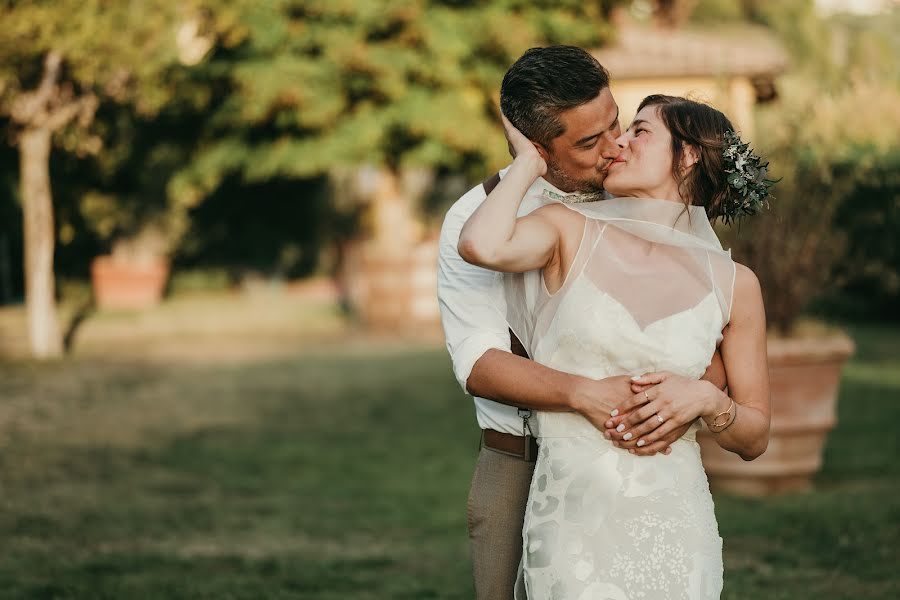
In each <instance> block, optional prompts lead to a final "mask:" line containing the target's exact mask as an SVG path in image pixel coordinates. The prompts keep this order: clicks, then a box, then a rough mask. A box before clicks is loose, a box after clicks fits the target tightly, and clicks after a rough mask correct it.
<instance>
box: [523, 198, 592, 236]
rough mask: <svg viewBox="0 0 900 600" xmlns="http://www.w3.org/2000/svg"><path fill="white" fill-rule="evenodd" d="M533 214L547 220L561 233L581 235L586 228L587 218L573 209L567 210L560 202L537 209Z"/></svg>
mask: <svg viewBox="0 0 900 600" xmlns="http://www.w3.org/2000/svg"><path fill="white" fill-rule="evenodd" d="M532 214H535V215H539V216H540V217H541V218H544V219H546V220H547V221H549V222H550V223H552V224H553V225H554V226H555V227H556V228H557V229H558V230H559V231H563V232H569V231H573V230H574V232H576V233H578V234H580V233H581V230H582V229H583V228H584V221H585V218H586V217H585V216H584V215H582V214H581V213H579V212H577V211H574V210H572V209H571V208H567V207H566V206H565V205H564V204H561V203H559V202H554V203H552V204H546V205H544V206H542V207H540V208H538V209H535V211H534V213H532Z"/></svg>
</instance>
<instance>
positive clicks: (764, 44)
mask: <svg viewBox="0 0 900 600" xmlns="http://www.w3.org/2000/svg"><path fill="white" fill-rule="evenodd" d="M593 54H594V56H595V57H597V60H599V61H600V63H601V64H602V65H603V66H604V67H606V68H607V69H608V70H609V72H610V74H611V75H612V77H613V79H636V78H644V77H691V76H722V75H744V76H749V77H753V76H760V75H775V74H777V73H780V72H782V71H784V70H785V69H786V68H787V67H788V55H787V52H786V51H785V50H784V49H783V48H782V47H781V45H780V44H779V43H778V41H777V40H776V39H775V38H774V36H773V35H772V34H771V33H769V32H768V31H766V30H765V29H762V28H759V27H749V26H741V27H728V28H723V29H717V30H714V31H713V30H693V29H675V30H670V29H658V28H653V27H638V26H626V27H622V28H620V29H619V31H618V38H617V40H616V41H615V42H613V43H612V44H611V45H609V46H606V47H604V48H600V49H598V50H595V51H594V52H593Z"/></svg>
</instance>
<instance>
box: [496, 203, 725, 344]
mask: <svg viewBox="0 0 900 600" xmlns="http://www.w3.org/2000/svg"><path fill="white" fill-rule="evenodd" d="M565 206H567V207H568V208H570V209H571V210H574V211H577V212H579V213H580V214H582V215H584V216H585V217H586V218H587V221H586V223H585V228H584V237H583V239H582V241H581V245H580V247H579V250H578V253H577V255H576V257H575V260H574V262H573V264H572V266H571V268H570V270H569V273H568V275H567V276H566V278H565V282H564V283H563V286H562V288H561V289H560V290H559V291H555V292H554V293H552V294H551V293H550V292H549V291H548V290H547V288H546V286H545V283H544V281H543V277H542V274H541V273H540V272H538V271H532V272H529V273H517V274H511V273H510V274H505V275H504V276H503V280H504V296H505V298H504V304H505V306H504V309H505V313H506V317H507V322H508V324H509V327H510V329H511V330H512V331H513V333H515V335H516V336H517V337H518V338H519V340H520V341H521V342H522V344H523V345H524V347H525V349H526V350H527V351H528V354H529V356H531V357H532V358H534V359H536V360H540V358H541V356H542V354H544V352H542V349H543V348H542V346H543V345H544V344H545V342H551V343H552V340H553V339H555V335H554V334H553V328H554V325H555V322H556V316H557V314H558V312H559V310H560V307H561V305H562V302H563V301H564V299H565V297H566V292H567V291H568V289H569V288H570V287H571V286H572V285H581V286H583V285H589V286H592V288H590V289H591V290H592V291H593V290H594V289H596V293H597V294H598V296H599V295H602V294H605V295H607V296H609V297H610V298H611V299H612V300H614V303H612V305H613V306H616V307H619V308H620V309H621V310H619V311H618V312H619V314H618V315H606V314H598V313H597V312H596V311H594V310H592V307H591V306H583V307H581V306H578V307H574V310H578V311H581V310H583V314H584V318H585V319H612V318H630V319H633V320H634V322H635V323H636V324H637V325H638V326H639V327H640V328H641V329H642V330H643V329H646V328H647V327H649V326H651V325H652V324H654V323H661V324H662V322H664V321H665V320H666V319H667V318H668V317H669V316H672V315H674V314H678V313H681V312H685V311H687V310H689V309H691V308H693V307H694V306H697V305H698V304H700V303H701V302H704V301H710V302H711V301H712V299H714V300H715V302H716V303H717V304H718V308H719V310H720V312H721V317H722V321H721V324H722V325H723V326H724V324H726V323H727V322H728V320H729V318H730V312H731V301H732V293H733V289H734V275H735V266H734V262H733V261H732V260H731V254H730V253H729V252H727V251H725V250H723V249H722V245H721V243H720V242H719V239H718V238H717V237H716V234H715V232H714V231H713V229H712V226H711V225H710V223H709V220H708V219H707V217H706V214H705V212H704V210H703V209H702V208H701V207H698V206H692V207H686V206H684V205H683V204H681V203H679V202H672V201H668V200H655V199H643V198H614V199H611V200H601V201H598V202H588V203H574V204H566V205H565ZM576 282H577V283H576ZM590 297H591V296H590V295H589V296H588V298H590ZM580 298H584V296H580ZM582 301H583V300H579V302H582ZM586 303H587V304H589V303H590V302H589V301H587V302H586ZM606 305H607V306H609V303H607V304H606ZM567 310H573V307H571V306H569V307H567ZM613 350H614V349H613Z"/></svg>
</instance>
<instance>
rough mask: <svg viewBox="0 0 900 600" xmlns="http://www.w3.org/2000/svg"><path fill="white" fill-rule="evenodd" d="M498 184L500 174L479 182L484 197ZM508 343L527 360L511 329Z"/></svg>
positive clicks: (515, 352)
mask: <svg viewBox="0 0 900 600" xmlns="http://www.w3.org/2000/svg"><path fill="white" fill-rule="evenodd" d="M498 183H500V173H494V174H493V175H491V176H490V177H488V178H487V179H485V180H484V181H483V182H481V185H482V186H483V187H484V193H485V195H487V194H490V193H491V192H493V191H494V188H495V187H497V184H498ZM509 342H510V345H511V349H512V353H513V354H515V355H516V356H523V357H525V358H528V352H526V351H525V346H523V345H522V342H520V341H519V338H517V337H516V334H514V333H513V332H512V329H510V330H509Z"/></svg>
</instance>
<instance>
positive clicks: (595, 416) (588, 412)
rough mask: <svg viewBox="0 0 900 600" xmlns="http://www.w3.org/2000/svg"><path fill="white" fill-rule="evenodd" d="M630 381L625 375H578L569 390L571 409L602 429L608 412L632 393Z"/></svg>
mask: <svg viewBox="0 0 900 600" xmlns="http://www.w3.org/2000/svg"><path fill="white" fill-rule="evenodd" d="M631 388H632V381H631V378H630V377H628V376H627V375H619V376H616V377H607V378H606V379H599V380H598V379H588V378H586V377H579V378H578V379H577V381H576V382H575V383H574V385H573V386H572V390H571V392H570V404H571V406H572V410H574V411H575V412H577V413H579V414H581V416H583V417H584V418H585V419H587V420H588V421H590V422H591V424H592V425H593V426H594V427H596V428H597V430H599V431H601V432H602V431H603V430H604V427H605V424H606V422H607V421H608V420H609V413H610V411H612V410H613V409H614V408H615V407H617V406H620V405H622V404H624V403H625V402H627V401H628V400H630V399H631V397H632V396H633V395H634V394H633V392H632V391H631Z"/></svg>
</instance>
